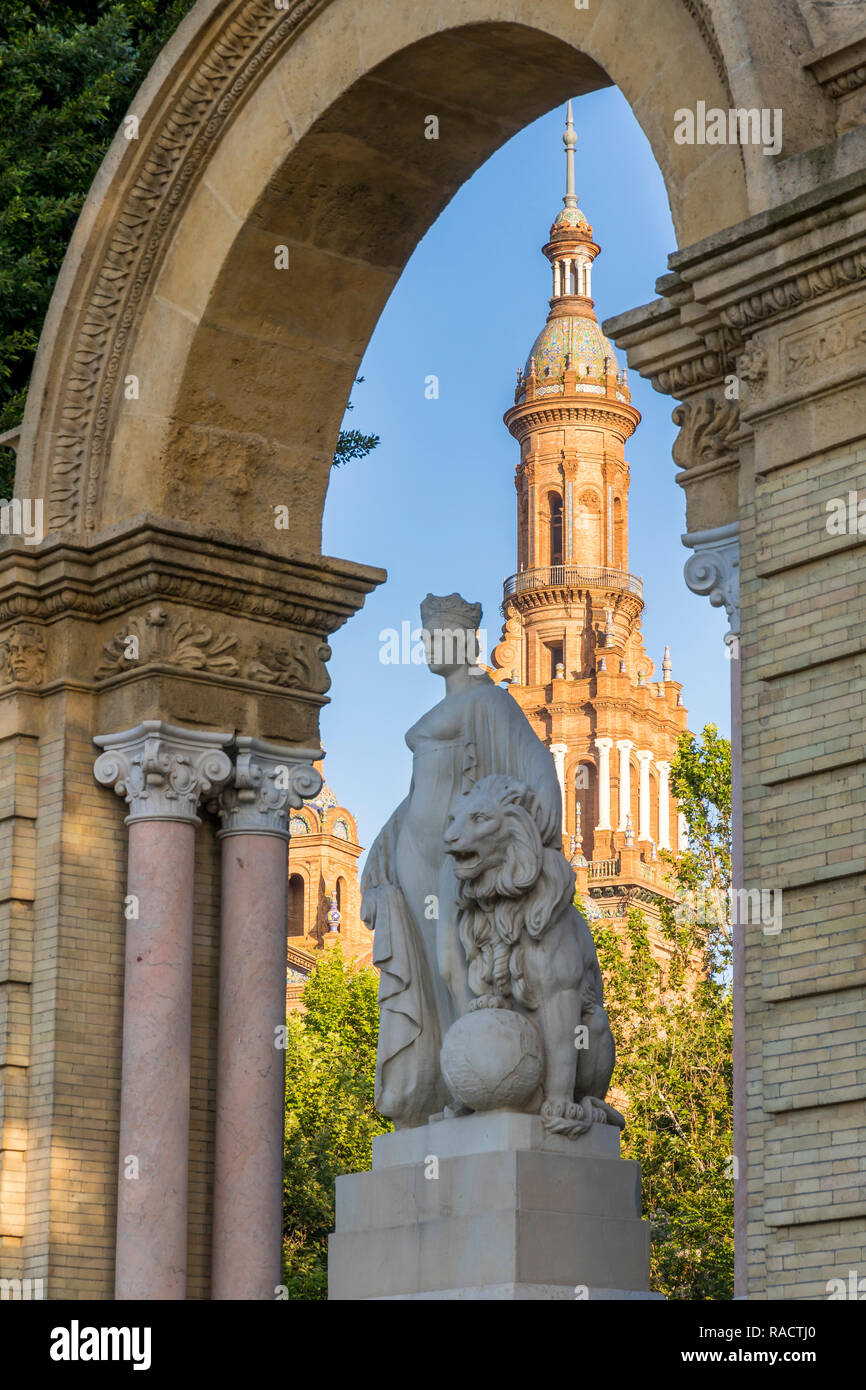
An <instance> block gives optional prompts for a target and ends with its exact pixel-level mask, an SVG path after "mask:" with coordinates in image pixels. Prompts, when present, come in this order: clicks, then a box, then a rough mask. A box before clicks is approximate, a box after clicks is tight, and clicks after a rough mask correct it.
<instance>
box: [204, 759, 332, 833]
mask: <svg viewBox="0 0 866 1390" xmlns="http://www.w3.org/2000/svg"><path fill="white" fill-rule="evenodd" d="M321 756H322V754H321V750H320V749H316V748H284V747H282V746H281V745H279V744H275V743H267V742H265V741H264V740H262V739H258V738H250V737H247V736H246V735H242V736H240V737H238V738H237V739H236V740H235V743H234V769H233V771H232V775H231V779H230V781H229V783H228V784H227V785H226V786H225V787H223V790H222V793H221V794H220V797H219V801H218V810H219V817H220V820H221V822H222V829H221V830H220V831H219V832H218V833H219V836H220V837H221V838H224V837H225V836H228V835H279V836H281V837H282V838H283V839H285V840H288V839H289V829H288V821H289V813H290V811H292V810H299V809H300V807H301V806H302V804H303V802H304V800H306V799H307V798H309V797H313V796H316V795H317V793H318V792H319V791H321V788H322V774H321V773H320V772H319V771H318V770H317V769H316V768H315V767H313V766H312V763H313V760H314V759H316V758H320V757H321Z"/></svg>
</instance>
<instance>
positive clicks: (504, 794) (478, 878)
mask: <svg viewBox="0 0 866 1390" xmlns="http://www.w3.org/2000/svg"><path fill="white" fill-rule="evenodd" d="M444 847H445V852H446V854H448V855H449V856H450V858H451V861H452V863H453V866H454V873H455V876H456V878H457V882H458V895H457V908H458V911H457V917H456V921H454V922H451V923H448V922H442V923H440V927H441V929H442V939H441V941H440V943H439V966H440V970H441V973H442V975H443V977H444V979H445V981H446V984H447V985H448V988H449V990H450V992H451V995H452V997H453V1000H454V1004H455V1009H456V1013H457V1016H458V1018H460V1017H461V1016H463V1017H465V1015H466V1014H467V1013H471V1012H472V1011H474V1010H477V1009H482V1008H500V1009H511V1010H515V1011H517V1012H519V1013H520V1014H522V1015H523V1016H524V1017H527V1018H529V1019H530V1020H531V1021H532V1022H533V1023H534V1025H535V1027H536V1029H537V1031H538V1033H539V1035H540V1039H541V1045H542V1052H543V1074H542V1083H541V1087H540V1089H539V1091H538V1093H537V1094H536V1096H535V1097H534V1099H533V1101H532V1103H531V1104H530V1105H529V1106H528V1107H527V1108H528V1109H529V1110H530V1111H532V1112H534V1113H538V1112H539V1110H540V1113H541V1117H542V1121H543V1123H544V1126H545V1128H546V1129H548V1130H549V1131H551V1132H552V1133H555V1134H563V1135H566V1136H568V1137H570V1138H575V1137H577V1136H578V1135H579V1134H582V1133H584V1132H585V1131H586V1130H587V1129H589V1127H590V1125H591V1124H593V1123H610V1124H615V1125H618V1126H619V1127H620V1128H621V1127H622V1126H623V1125H624V1123H625V1121H624V1119H623V1117H622V1115H621V1114H620V1113H619V1111H617V1110H614V1109H613V1107H612V1106H610V1105H608V1104H607V1103H606V1102H605V1099H604V1097H605V1095H606V1094H607V1090H608V1087H609V1085H610V1078H611V1074H612V1072H613V1067H614V1061H615V1057H616V1049H615V1046H614V1041H613V1035H612V1033H611V1030H610V1023H609V1021H608V1017H607V1014H606V1013H605V1010H604V1003H603V985H602V978H601V971H600V969H599V964H598V957H597V956H596V952H595V945H594V943H593V940H592V936H591V934H590V931H589V927H588V926H587V923H586V920H585V919H584V917H583V916H582V915H581V914H580V913H579V912H578V911H577V909H576V908H575V906H574V902H573V899H574V874H573V871H572V869H571V868H570V866H569V864H568V862H567V861H566V859H565V857H564V855H563V854H562V852H561V850H560V849H559V848H551V847H549V846H545V844H544V842H543V839H542V833H541V831H540V829H539V813H538V804H537V798H536V796H535V793H534V792H533V791H532V789H531V788H530V787H527V786H526V785H524V784H523V783H521V782H519V781H517V780H516V779H515V778H513V777H508V776H503V775H501V774H494V775H492V776H488V777H485V778H483V780H482V781H480V782H478V783H477V785H476V786H475V787H474V788H472V790H471V791H469V792H466V793H464V794H462V795H460V796H457V797H456V798H455V799H454V801H453V802H452V804H451V808H450V812H449V815H448V820H447V824H446V828H445V834H444ZM465 1110H466V1107H465V1106H464V1105H462V1104H461V1102H460V1101H459V1099H456V1100H455V1104H454V1105H453V1106H452V1107H449V1108H448V1111H447V1113H449V1114H460V1113H465Z"/></svg>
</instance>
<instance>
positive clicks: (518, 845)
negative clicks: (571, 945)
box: [458, 775, 574, 1009]
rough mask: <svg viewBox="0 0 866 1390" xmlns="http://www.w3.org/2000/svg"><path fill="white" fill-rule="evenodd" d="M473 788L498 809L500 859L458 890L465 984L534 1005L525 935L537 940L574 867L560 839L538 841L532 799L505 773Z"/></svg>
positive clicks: (566, 897) (563, 899)
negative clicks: (553, 842) (558, 842)
mask: <svg viewBox="0 0 866 1390" xmlns="http://www.w3.org/2000/svg"><path fill="white" fill-rule="evenodd" d="M474 794H479V795H481V794H483V795H485V796H488V797H492V798H494V799H495V801H496V802H497V803H498V805H499V808H500V810H501V812H502V834H503V836H504V837H506V843H505V845H504V854H503V860H502V863H501V864H500V865H499V866H498V867H496V868H492V869H485V870H482V871H481V872H480V873H479V874H477V875H476V877H475V878H472V879H464V880H463V881H462V882H461V883H460V887H459V894H458V908H459V916H458V927H459V931H460V940H461V942H462V944H463V949H464V951H465V952H466V959H467V963H468V975H469V987H470V989H471V990H472V991H473V993H474V994H476V995H486V994H494V995H499V996H502V997H504V998H508V997H513V998H514V999H515V1000H517V1002H518V1003H520V1004H522V1005H523V1007H524V1008H527V1009H534V1008H537V1006H538V1001H537V1000H536V999H533V998H532V997H531V994H530V991H529V987H528V985H527V983H526V980H525V979H524V975H523V943H524V940H525V936H526V935H528V936H529V937H530V938H532V939H533V940H535V941H537V940H538V939H539V938H540V937H541V936H542V935H543V934H544V932H545V931H546V929H547V928H548V927H549V926H550V925H551V923H552V922H554V921H555V920H556V919H557V917H558V916H559V915H560V913H561V912H562V911H563V910H564V909H565V908H566V907H567V906H569V905H570V904H571V902H572V900H573V898H574V874H573V873H572V870H571V869H570V868H569V866H568V864H567V862H566V860H565V858H564V856H563V854H562V852H561V850H560V849H559V847H556V848H553V847H550V846H546V845H545V844H544V843H543V842H542V838H541V834H540V831H539V827H538V817H537V815H536V811H537V807H538V802H537V798H536V797H535V794H534V793H533V792H532V791H531V789H530V788H528V787H525V786H523V785H522V784H521V783H520V782H516V781H515V780H514V779H513V778H511V777H504V776H502V775H494V776H492V777H486V778H484V780H483V781H481V782H479V783H478V785H477V786H476V787H475V788H474Z"/></svg>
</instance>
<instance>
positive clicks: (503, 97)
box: [19, 0, 814, 553]
mask: <svg viewBox="0 0 866 1390" xmlns="http://www.w3.org/2000/svg"><path fill="white" fill-rule="evenodd" d="M647 3H648V0H647ZM780 6H782V0H779V3H778V4H777V5H775V6H768V7H767V9H768V10H770V9H778V8H779V7H780ZM783 7H785V8H786V6H783ZM744 8H747V7H744ZM554 9H555V13H554ZM705 9H706V7H705V6H704V5H703V4H700V3H683V0H656V2H655V3H654V5H653V13H652V17H651V20H650V17H649V15H647V17H646V19H645V20H644V21H642V20H641V18H640V16H639V15H638V14H636V13H635V6H634V4H633V3H630V2H629V0H609V3H608V4H606V5H605V6H604V7H603V8H601V9H599V10H598V11H597V12H596V11H588V10H586V11H585V10H577V9H574V8H568V7H551V6H549V5H546V4H544V3H540V0H517V3H515V2H514V0H459V3H458V0H443V2H442V4H440V5H438V6H416V5H408V4H401V5H397V6H394V5H393V4H391V5H386V4H384V2H383V3H380V4H364V5H361V4H355V3H353V0H325V2H324V3H321V2H320V3H316V2H315V0H298V3H295V4H293V5H292V6H291V7H290V8H289V10H288V11H283V10H277V9H276V8H274V9H273V10H272V11H271V10H267V9H266V8H262V7H261V6H259V5H258V4H256V3H254V2H253V0H235V3H233V4H231V5H229V6H216V5H214V4H213V3H210V0H200V3H199V5H198V6H197V7H196V8H195V9H194V10H193V11H192V12H191V14H190V15H189V16H188V18H187V20H186V21H185V22H184V24H183V25H182V26H181V28H180V30H179V31H178V33H177V34H176V36H175V37H174V39H173V40H172V42H171V43H170V44H169V45H168V46H167V48H166V50H165V52H164V54H163V55H162V56H161V58H160V61H159V62H158V63H157V64H156V66H155V68H154V70H153V71H152V73H151V74H150V76H149V78H148V79H147V81H146V82H145V84H144V86H143V87H142V89H141V91H140V92H139V94H138V96H137V97H136V99H135V101H134V102H133V109H134V111H135V113H136V114H137V115H138V117H139V121H140V129H141V138H140V140H139V141H127V140H125V139H124V137H123V135H122V134H119V135H118V137H117V139H116V140H115V142H114V144H113V146H112V148H111V150H110V151H109V154H108V155H107V157H106V160H105V162H104V164H103V167H102V169H101V170H100V173H99V175H98V177H97V180H96V182H95V184H94V187H93V190H92V192H91V195H90V197H89V199H88V202H87V205H86V207H85V210H84V212H83V214H82V217H81V220H80V222H79V226H78V228H77V230H76V233H75V236H74V238H73V242H72V245H71V247H70V251H69V254H68V256H67V260H66V263H65V265H64V268H63V272H62V274H61V277H60V279H59V281H58V286H57V292H56V294H55V297H54V300H53V302H52V306H51V310H50V313H49V316H48V320H47V322H46V328H45V332H44V334H43V339H42V344H41V348H40V353H39V360H38V363H37V367H36V371H35V373H34V380H33V386H32V390H31V393H30V400H29V403H28V415H27V420H26V422H25V427H24V430H23V433H22V440H21V449H20V454H19V489H23V490H24V491H25V492H29V493H31V494H32V495H36V494H41V495H45V496H47V497H48V498H49V499H50V507H49V512H50V518H51V527H52V529H53V530H55V531H56V530H64V531H67V532H69V531H80V530H91V531H93V530H97V531H98V530H99V529H100V528H103V527H105V526H106V525H112V524H117V523H120V522H122V521H124V520H126V519H128V518H129V517H131V516H135V515H139V514H141V513H149V514H151V515H157V516H160V517H166V516H167V517H171V518H175V519H177V520H180V521H183V522H185V523H190V524H193V525H194V524H199V525H201V526H203V527H205V528H211V529H212V528H214V527H215V526H218V527H219V529H220V530H224V531H229V532H236V533H239V534H243V535H244V536H245V537H246V538H247V539H255V540H259V541H266V542H271V543H272V542H273V539H274V530H273V518H272V515H271V514H270V510H269V508H268V507H267V506H262V505H261V502H262V498H261V484H262V483H263V482H264V481H266V482H267V491H268V500H269V501H270V500H271V499H272V500H273V504H274V505H277V504H280V503H284V504H285V505H288V506H289V508H290V509H291V514H292V527H291V531H290V535H289V544H290V547H291V550H292V551H293V553H297V552H302V551H304V550H317V549H318V542H319V536H320V517H321V509H322V505H323V501H324V496H325V491H326V488H327V481H328V466H329V462H330V454H331V450H332V447H333V442H334V439H335V437H336V433H337V428H338V425H339V420H340V417H341V415H342V410H343V406H344V404H345V401H346V398H347V395H348V391H349V388H350V385H351V382H352V378H353V373H354V371H355V370H356V367H357V364H358V362H359V360H360V358H361V355H362V353H363V350H364V347H365V345H366V342H367V339H368V338H369V335H370V333H371V331H372V329H373V327H374V325H375V323H376V320H377V318H378V316H379V313H380V311H381V309H382V306H383V304H384V302H385V300H386V299H387V297H388V295H389V293H390V291H391V289H392V288H393V285H394V283H395V282H396V280H397V278H398V276H399V273H400V270H401V268H402V266H403V264H404V263H405V261H406V259H407V258H408V256H409V255H410V254H411V251H412V249H413V248H414V246H415V244H416V243H417V241H418V239H419V238H420V236H421V235H422V234H423V232H424V231H425V230H426V228H427V226H429V224H430V222H431V221H432V220H433V219H434V218H435V216H436V215H437V214H438V213H439V211H441V209H442V207H443V206H444V205H445V203H446V202H447V201H448V199H449V198H450V196H451V195H452V193H453V192H454V191H455V190H456V188H457V187H458V186H459V185H460V183H462V182H463V181H464V180H465V179H466V178H467V177H468V176H469V175H470V174H471V173H472V172H473V171H474V169H475V168H476V167H477V166H478V165H479V164H480V163H481V162H483V160H484V159H485V158H487V157H488V155H489V154H491V153H492V152H493V151H494V150H495V149H496V148H497V147H498V146H499V145H500V144H502V143H503V141H504V140H506V139H507V138H508V137H509V136H510V135H511V134H512V133H513V132H514V131H516V130H517V129H519V128H521V127H522V126H523V125H525V124H526V123H527V122H528V121H530V120H532V119H534V118H535V117H537V116H538V115H540V114H542V112H543V111H545V110H547V109H549V108H550V107H551V106H552V105H555V104H556V103H558V102H560V101H561V100H563V99H564V98H565V97H566V96H570V95H573V94H574V93H575V92H576V91H587V90H591V89H593V88H597V87H599V86H604V85H608V84H609V83H611V82H615V83H617V84H618V85H619V86H620V87H621V89H622V90H623V92H624V93H625V95H626V97H627V98H628V100H629V102H630V103H631V106H632V109H633V110H634V112H635V114H636V116H637V118H638V120H639V121H640V123H641V125H642V126H643V129H644V131H645V132H646V134H647V137H648V139H649V141H650V143H651V145H652V148H653V150H654V152H655V155H656V158H657V160H658V162H659V165H660V168H661V170H662V173H663V176H664V179H665V183H666V187H667V190H668V195H669V198H670V202H671V208H672V212H673V216H674V222H675V226H676V229H677V235H678V240H679V242H680V244H688V243H689V242H693V241H695V240H697V239H698V238H700V237H703V236H706V235H708V234H710V233H713V232H716V231H718V230H720V229H721V228H723V227H724V226H726V225H728V224H729V223H732V222H736V221H737V220H739V219H741V218H742V217H744V216H745V215H746V214H747V213H748V212H749V211H751V210H753V208H754V207H756V206H759V205H760V204H761V201H762V199H763V200H764V201H766V191H765V190H763V189H762V188H761V187H760V186H759V180H758V179H757V176H752V175H751V174H750V170H749V167H748V161H747V162H746V164H745V165H744V163H743V160H742V158H741V154H740V151H739V149H738V148H734V147H711V146H706V145H705V146H698V145H691V146H687V145H677V144H676V143H675V142H674V140H673V121H672V119H671V108H672V105H692V106H693V105H694V104H695V102H696V101H697V100H699V99H702V100H708V101H715V102H718V104H720V105H723V106H727V105H728V101H729V88H730V87H731V85H732V84H733V86H734V87H735V86H736V82H735V81H734V79H728V78H726V76H725V72H726V59H725V56H724V51H725V44H726V42H730V43H731V44H734V38H729V39H728V38H727V37H726V34H719V35H716V34H715V32H714V30H713V28H712V24H711V23H710V22H709V21H708V19H707V18H706V13H705ZM751 22H752V23H754V22H755V21H751ZM624 32H627V33H628V34H629V42H628V43H627V44H624V43H622V41H621V36H622V34H623V33H624ZM481 59H483V62H481V61H480V60H481ZM727 67H728V68H730V64H727ZM480 72H483V74H484V75H483V77H481V78H480V79H479V73H480ZM791 80H792V81H793V80H794V78H793V77H792V79H791ZM800 80H802V75H800ZM755 81H757V78H755ZM753 85H754V84H753ZM674 93H676V95H675V96H674ZM758 95H760V94H758ZM431 111H432V112H438V114H439V120H440V125H441V129H440V131H439V139H438V140H436V141H433V140H428V141H424V139H423V135H424V121H425V117H426V115H427V114H428V113H429V112H431ZM810 138H811V139H814V127H813V129H812V131H811V136H810ZM279 246H285V247H286V248H287V254H288V258H289V270H288V271H285V270H280V269H277V267H276V265H275V263H274V258H275V248H277V247H279ZM281 275H282V276H290V277H292V278H291V281H290V284H291V288H290V289H289V288H288V287H287V281H286V280H285V279H284V280H282V281H281V280H280V279H279V277H280V276H281ZM337 306H339V312H337V311H336V309H337ZM130 377H137V378H138V379H139V380H138V399H137V400H136V399H127V398H126V394H125V389H124V383H125V382H127V381H128V379H129V378H130ZM217 455H218V457H219V467H216V466H215V465H214V458H215V457H216V456H217ZM130 460H134V461H135V462H134V464H130Z"/></svg>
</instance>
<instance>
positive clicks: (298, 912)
mask: <svg viewBox="0 0 866 1390" xmlns="http://www.w3.org/2000/svg"><path fill="white" fill-rule="evenodd" d="M288 897H289V911H288V919H289V936H303V935H304V880H303V879H302V878H301V875H300V874H290V875H289V894H288Z"/></svg>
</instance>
